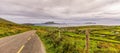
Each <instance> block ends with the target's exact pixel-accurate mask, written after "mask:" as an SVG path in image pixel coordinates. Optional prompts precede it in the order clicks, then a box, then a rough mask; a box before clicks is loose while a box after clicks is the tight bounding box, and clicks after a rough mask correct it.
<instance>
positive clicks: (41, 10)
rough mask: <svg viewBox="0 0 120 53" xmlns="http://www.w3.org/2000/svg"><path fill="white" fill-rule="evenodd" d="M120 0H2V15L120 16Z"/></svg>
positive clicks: (0, 11) (59, 17) (51, 16)
mask: <svg viewBox="0 0 120 53" xmlns="http://www.w3.org/2000/svg"><path fill="white" fill-rule="evenodd" d="M119 3H120V0H0V15H6V16H11V15H12V17H14V16H19V17H22V16H24V17H30V18H35V19H58V20H60V19H61V20H63V19H81V18H84V17H85V18H92V17H96V18H100V17H103V18H111V17H112V18H113V17H115V18H117V17H120V10H119V9H120V4H119Z"/></svg>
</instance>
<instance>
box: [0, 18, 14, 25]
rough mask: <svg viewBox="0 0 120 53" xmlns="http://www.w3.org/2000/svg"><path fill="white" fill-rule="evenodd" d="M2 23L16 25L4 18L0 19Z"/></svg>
mask: <svg viewBox="0 0 120 53" xmlns="http://www.w3.org/2000/svg"><path fill="white" fill-rule="evenodd" d="M0 23H7V24H15V23H14V22H11V21H8V20H5V19H3V18H0Z"/></svg>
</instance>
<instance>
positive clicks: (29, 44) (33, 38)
mask: <svg viewBox="0 0 120 53" xmlns="http://www.w3.org/2000/svg"><path fill="white" fill-rule="evenodd" d="M35 32H36V31H35V30H32V31H28V32H24V33H20V34H17V35H13V36H8V37H4V38H1V39H0V53H46V52H45V48H44V46H43V44H42V42H41V40H40V39H39V37H38V36H37V35H36V33H35Z"/></svg>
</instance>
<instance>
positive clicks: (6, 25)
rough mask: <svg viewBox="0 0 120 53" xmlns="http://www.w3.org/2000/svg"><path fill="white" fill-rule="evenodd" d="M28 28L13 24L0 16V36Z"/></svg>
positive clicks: (28, 28)
mask: <svg viewBox="0 0 120 53" xmlns="http://www.w3.org/2000/svg"><path fill="white" fill-rule="evenodd" d="M28 30H30V27H27V26H23V25H19V24H15V23H13V22H10V21H7V20H5V19H2V18H0V38H1V37H6V36H10V35H14V34H17V33H21V32H25V31H28Z"/></svg>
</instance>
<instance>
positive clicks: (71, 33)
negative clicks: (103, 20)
mask: <svg viewBox="0 0 120 53" xmlns="http://www.w3.org/2000/svg"><path fill="white" fill-rule="evenodd" d="M103 27H105V28H103ZM33 28H34V27H33ZM36 28H37V27H36ZM86 28H89V29H90V34H91V35H90V49H89V51H90V53H119V52H120V50H119V49H120V41H119V38H117V37H119V34H120V33H117V34H116V32H119V31H118V30H120V28H119V26H98V27H97V26H82V27H65V28H61V29H59V28H50V27H39V28H37V30H38V31H37V34H38V35H39V37H40V38H41V39H42V41H43V43H44V44H45V46H46V50H47V53H84V52H85V29H86ZM59 30H60V32H61V36H60V37H59ZM102 35H105V36H102Z"/></svg>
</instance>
